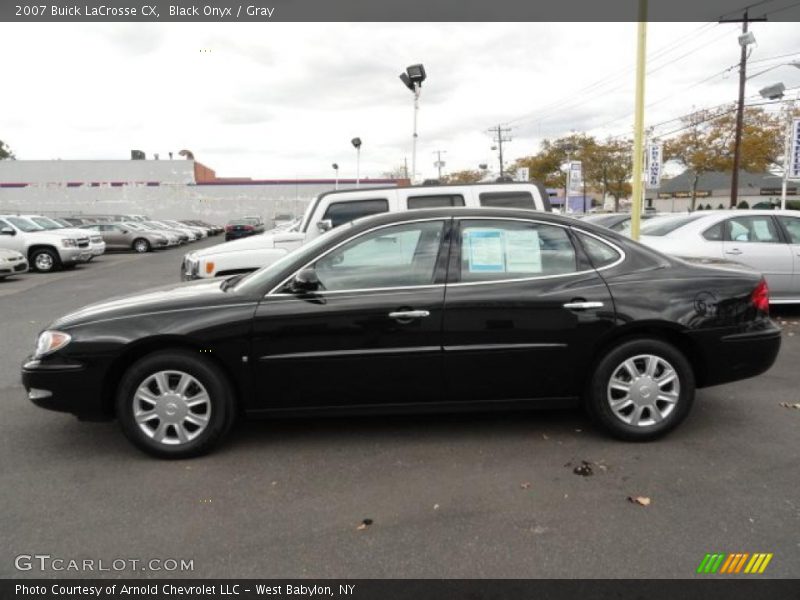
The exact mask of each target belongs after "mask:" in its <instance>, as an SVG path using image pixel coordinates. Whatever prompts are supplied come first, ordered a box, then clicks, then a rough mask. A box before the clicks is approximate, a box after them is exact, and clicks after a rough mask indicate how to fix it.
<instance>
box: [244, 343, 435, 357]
mask: <svg viewBox="0 0 800 600" xmlns="http://www.w3.org/2000/svg"><path fill="white" fill-rule="evenodd" d="M441 351H442V348H441V346H416V347H399V348H362V349H358V350H325V351H321V352H290V353H288V354H265V355H264V356H259V357H258V360H260V361H268V360H284V359H289V358H338V357H349V356H365V355H366V356H379V355H386V354H414V353H420V354H432V353H434V352H441Z"/></svg>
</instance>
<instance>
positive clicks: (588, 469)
mask: <svg viewBox="0 0 800 600" xmlns="http://www.w3.org/2000/svg"><path fill="white" fill-rule="evenodd" d="M572 472H573V473H575V475H580V476H581V477H589V476H590V475H594V470H593V469H592V463H590V462H588V461H585V460H582V461H581V464H579V465H578V466H577V467H575V468H574V469H572Z"/></svg>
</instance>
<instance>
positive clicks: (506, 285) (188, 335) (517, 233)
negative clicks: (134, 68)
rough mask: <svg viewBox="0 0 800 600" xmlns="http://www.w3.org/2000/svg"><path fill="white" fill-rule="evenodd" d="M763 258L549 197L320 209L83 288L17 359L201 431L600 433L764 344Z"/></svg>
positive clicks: (180, 447) (192, 446)
mask: <svg viewBox="0 0 800 600" xmlns="http://www.w3.org/2000/svg"><path fill="white" fill-rule="evenodd" d="M768 311H769V296H768V291H767V287H766V284H765V282H764V280H763V279H762V278H761V277H760V275H758V274H756V273H752V272H747V271H737V270H735V269H732V268H721V267H713V266H704V265H700V266H698V265H691V264H689V263H687V262H684V261H681V260H678V259H675V258H670V257H667V256H665V255H662V254H660V253H658V252H656V251H654V250H651V249H649V248H646V247H644V246H642V245H639V244H637V243H635V242H633V241H631V240H629V239H627V238H625V237H623V236H620V235H618V234H616V233H614V232H612V231H609V230H608V229H604V228H601V227H596V226H593V225H591V224H588V223H585V222H582V221H578V220H575V219H571V218H569V217H561V216H558V215H552V214H548V213H533V212H531V211H522V210H513V209H465V208H447V209H430V210H417V211H412V212H402V213H392V214H384V215H379V216H374V217H369V218H366V219H362V220H359V221H356V222H354V223H351V224H348V225H343V226H341V227H338V228H336V229H333V230H331V231H329V232H327V233H326V234H324V235H322V236H321V237H319V238H317V239H315V240H314V241H312V242H310V243H309V244H307V245H305V246H303V247H301V248H300V249H298V250H297V251H295V252H293V253H290V254H288V255H286V256H285V257H283V258H282V259H281V260H279V261H278V262H276V263H274V264H272V265H271V266H268V267H265V268H263V269H261V270H259V271H256V272H253V273H250V274H247V275H239V276H236V277H233V278H229V279H225V280H219V279H217V280H211V281H203V282H199V283H185V284H177V285H174V286H169V287H164V288H160V289H154V290H149V291H146V292H143V293H141V294H139V295H135V296H129V297H124V298H119V299H113V300H109V301H107V302H104V303H101V304H96V305H93V306H88V307H86V308H84V309H82V310H79V311H78V312H75V313H73V314H70V315H67V316H65V317H63V318H60V319H58V320H56V321H55V322H54V323H52V324H51V325H50V326H49V327H48V328H47V330H45V331H44V332H42V334H41V335H40V337H39V341H38V347H37V348H36V351H35V353H34V354H33V355H32V356H30V357H29V358H28V359H27V360H26V361H25V362H24V365H23V367H22V381H23V384H24V386H25V388H26V390H27V392H28V396H29V398H30V399H31V400H32V401H33V402H34V403H36V404H37V405H39V406H42V407H45V408H49V409H54V410H60V411H66V412H71V413H74V414H75V415H77V416H78V417H79V418H81V419H86V420H96V419H107V418H113V417H115V416H116V418H118V419H119V421H120V423H121V425H122V429H123V431H124V433H125V434H126V435H127V436H128V437H129V438H130V440H131V441H132V442H133V443H134V444H136V445H137V446H139V447H140V448H142V449H144V450H146V451H148V452H150V453H152V454H155V455H159V456H166V457H184V456H191V455H197V454H200V453H202V452H204V451H207V450H208V449H210V448H211V447H212V446H213V445H214V444H215V443H217V442H218V441H219V440H220V439H221V438H222V437H223V436H224V435H225V433H226V432H227V431H228V430H229V428H230V427H231V424H232V423H233V421H234V419H235V418H236V417H237V416H239V415H250V416H255V415H259V416H267V415H306V414H311V413H329V414H337V413H344V412H346V411H347V412H350V413H353V412H358V413H382V412H411V411H413V412H434V411H453V410H487V409H518V408H529V407H547V406H570V405H577V404H579V403H581V402H582V403H583V404H584V406H585V407H586V409H587V410H588V411H589V413H590V414H591V415H592V416H593V417H594V419H595V420H596V421H597V422H598V423H599V424H600V425H602V426H603V427H604V428H605V429H606V430H608V431H609V432H610V433H612V434H613V435H615V436H617V437H619V438H623V439H627V440H647V439H651V438H655V437H657V436H659V435H662V434H664V433H666V432H667V431H669V430H671V429H673V428H674V427H675V426H677V425H678V424H679V423H680V422H681V421H682V420H683V419H684V418H685V417H686V416H687V414H688V413H689V410H690V408H691V406H692V402H693V400H694V395H695V389H696V388H699V387H705V386H710V385H716V384H719V383H724V382H728V381H734V380H737V379H742V378H746V377H752V376H754V375H758V374H760V373H763V372H764V371H766V370H767V369H769V368H770V366H771V365H772V363H773V362H774V361H775V358H776V356H777V353H778V350H779V347H780V339H781V338H780V329H779V328H778V327H777V326H776V325H775V324H774V323H773V322H772V321H771V320H770V318H769V315H768Z"/></svg>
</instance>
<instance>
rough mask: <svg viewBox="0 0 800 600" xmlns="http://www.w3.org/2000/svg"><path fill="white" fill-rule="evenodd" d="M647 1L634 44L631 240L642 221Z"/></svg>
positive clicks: (642, 6) (643, 3) (641, 3)
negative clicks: (634, 96)
mask: <svg viewBox="0 0 800 600" xmlns="http://www.w3.org/2000/svg"><path fill="white" fill-rule="evenodd" d="M646 52H647V0H639V24H638V26H637V43H636V100H635V115H634V119H633V186H632V187H633V190H632V197H631V238H632V239H634V240H636V241H638V240H639V226H640V224H641V221H642V187H643V186H642V183H643V181H642V168H643V164H642V163H643V162H644V161H643V159H644V145H643V142H644V140H643V138H644V85H645V62H646V60H647V56H646Z"/></svg>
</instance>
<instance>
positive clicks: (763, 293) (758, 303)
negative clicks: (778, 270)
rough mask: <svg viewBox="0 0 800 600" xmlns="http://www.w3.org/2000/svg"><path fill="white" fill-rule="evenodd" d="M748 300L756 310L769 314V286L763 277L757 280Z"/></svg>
mask: <svg viewBox="0 0 800 600" xmlns="http://www.w3.org/2000/svg"><path fill="white" fill-rule="evenodd" d="M750 301H751V302H752V303H753V306H754V307H755V308H756V310H760V311H761V312H763V313H765V314H769V288H768V287H767V281H766V280H765V279H762V280H761V281H759V282H758V285H757V286H756V289H754V290H753V293H752V294H751V295H750Z"/></svg>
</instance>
